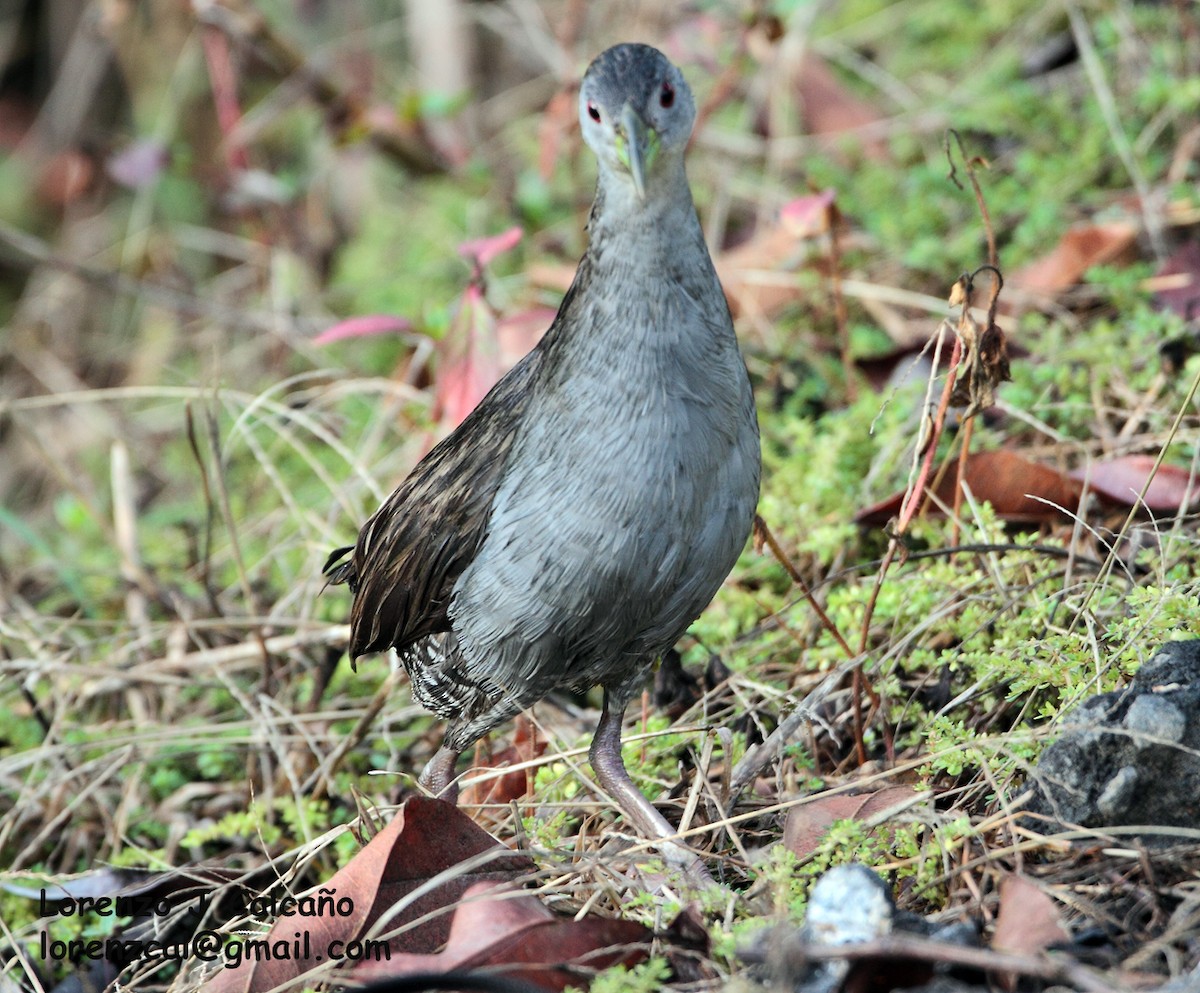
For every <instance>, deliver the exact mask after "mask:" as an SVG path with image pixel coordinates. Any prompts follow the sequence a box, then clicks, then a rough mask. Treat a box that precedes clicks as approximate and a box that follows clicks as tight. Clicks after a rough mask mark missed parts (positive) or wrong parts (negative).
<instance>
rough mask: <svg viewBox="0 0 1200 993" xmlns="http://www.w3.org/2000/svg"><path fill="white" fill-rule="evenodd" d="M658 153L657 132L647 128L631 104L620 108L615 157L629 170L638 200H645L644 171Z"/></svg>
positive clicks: (652, 162)
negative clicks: (619, 131) (618, 133)
mask: <svg viewBox="0 0 1200 993" xmlns="http://www.w3.org/2000/svg"><path fill="white" fill-rule="evenodd" d="M657 152H658V132H657V131H655V130H654V129H653V128H651V127H648V126H647V125H646V122H645V121H643V120H642V117H641V115H640V114H639V113H638V112H637V111H636V110H634V109H633V105H632V104H628V103H627V104H625V106H624V107H623V108H621V134H620V136H619V139H618V142H617V156H618V157H619V158H620V161H621V164H622V165H623V166H625V168H627V169H628V170H629V175H630V176H631V177H632V179H633V188H634V190H635V191H636V192H637V195H638V199H639V200H645V199H646V171H647V170H648V169H649V168H650V166H651V165H653V164H654V156H655V155H656V154H657Z"/></svg>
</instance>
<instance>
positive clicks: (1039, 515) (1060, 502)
mask: <svg viewBox="0 0 1200 993" xmlns="http://www.w3.org/2000/svg"><path fill="white" fill-rule="evenodd" d="M957 474H958V459H954V460H953V461H952V462H951V463H950V465H949V466H947V467H946V471H945V472H944V473H943V474H942V481H941V484H940V485H939V486H938V488H937V495H938V499H939V500H940V501H941V503H942V504H944V505H945V506H947V507H949V506H953V504H954V487H955V481H956V479H957ZM964 481H965V482H966V484H967V485H968V486H969V487H970V489H971V493H972V494H973V495H974V497H975V499H976V500H980V501H983V500H986V501H987V502H988V503H990V504H991V505H992V508H993V509H994V510H995V511H996V515H997V516H998V517H1000V518H1001V519H1002V520H1005V521H1012V522H1013V523H1019V524H1041V523H1045V522H1050V521H1056V520H1062V519H1063V512H1062V511H1060V510H1058V509H1057V508H1058V507H1062V508H1064V510H1066V511H1068V512H1070V511H1074V510H1075V509H1076V507H1078V505H1079V498H1080V496H1081V495H1082V493H1083V487H1082V486H1081V485H1080V484H1079V483H1077V482H1076V481H1075V480H1073V479H1070V478H1069V477H1067V476H1065V475H1063V474H1062V473H1061V472H1059V471H1058V470H1057V469H1053V468H1051V467H1050V466H1048V465H1042V464H1041V463H1038V462H1030V461H1029V459H1027V458H1025V457H1024V456H1022V455H1018V454H1017V453H1016V452H1010V451H1005V450H1000V451H995V452H979V453H977V454H975V455H972V456H971V457H970V459H969V460H968V462H967V472H966V477H965V480H964ZM1035 498H1037V499H1035ZM903 500H904V494H903V493H895V494H893V495H892V496H890V497H888V498H887V499H886V500H882V501H880V502H879V503H877V504H875V505H874V506H873V507H868V508H867V509H866V510H862V511H859V513H858V514H857V515H855V518H854V519H855V521H856V522H858V523H859V524H872V525H882V524H886V523H887V522H888V521H889V520H891V519H892V518H893V517H894V516H896V514H897V513H899V511H900V504H901V503H902V502H903ZM1052 505H1053V506H1052ZM925 512H926V513H927V514H929V515H931V516H934V517H940V516H942V509H941V507H939V506H938V505H937V504H935V503H931V504H930V505H929V506H928V507H927V508H926V511H925Z"/></svg>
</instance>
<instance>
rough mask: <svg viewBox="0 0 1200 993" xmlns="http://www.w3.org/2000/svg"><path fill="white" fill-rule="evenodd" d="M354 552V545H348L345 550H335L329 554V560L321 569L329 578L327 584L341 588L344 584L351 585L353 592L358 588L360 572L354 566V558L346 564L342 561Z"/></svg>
mask: <svg viewBox="0 0 1200 993" xmlns="http://www.w3.org/2000/svg"><path fill="white" fill-rule="evenodd" d="M353 551H354V546H353V545H346V546H344V547H343V548H335V549H334V550H333V551H332V552H330V553H329V558H327V559H326V560H325V565H324V566H322V567H321V572H323V573H324V574H325V576H326V577H327V578H326V580H325V582H326V583H327V584H328V585H330V586H339V585H341V584H342V583H349V584H350V589H351V590H352V591H353V590H354V589H355V587H357V586H358V570H357V569H356V568H355V565H354V556H353V555H351V556H350V558H348V559H346V561H345V562H343V561H342V559H344V558H345V557H346V553H347V552H353Z"/></svg>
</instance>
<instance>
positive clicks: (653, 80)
mask: <svg viewBox="0 0 1200 993" xmlns="http://www.w3.org/2000/svg"><path fill="white" fill-rule="evenodd" d="M695 121H696V104H695V102H694V101H693V100H692V91H691V90H690V89H688V85H687V83H686V82H685V81H684V78H683V73H681V72H680V71H679V69H678V68H677V67H676V66H674V65H672V63H671V62H670V60H668V59H667V57H666V56H665V55H663V53H662V52H660V51H659V50H658V49H657V48H651V47H650V46H649V45H614V46H613V47H612V48H610V49H608V50H607V51H605V52H602V53H601V54H600V55H599V56H597V58H596V60H595V61H594V62H593V63H592V64H591V65H590V66H588V71H587V72H586V73H584V76H583V84H582V85H581V86H580V87H579V123H580V126H581V127H582V128H583V139H584V141H586V142H587V143H588V145H589V146H591V149H592V151H593V152H595V153H596V157H597V158H598V159H599V160H600V168H601V172H602V173H603V172H608V173H609V174H611V175H615V176H619V177H623V178H624V179H625V180H626V181H627V182H628V183H630V184H631V186H632V189H633V191H634V192H635V193H636V194H637V197H638V199H639V200H645V199H646V191H647V189H648V188H649V187H651V186H652V185H653V183H654V177H655V176H656V175H658V174H660V173H662V172H664V171H665V170H667V169H671V168H678V163H679V162H681V161H682V156H683V150H684V148H685V147H686V146H687V141H688V138H689V137H690V136H691V134H692V125H693V124H694V123H695Z"/></svg>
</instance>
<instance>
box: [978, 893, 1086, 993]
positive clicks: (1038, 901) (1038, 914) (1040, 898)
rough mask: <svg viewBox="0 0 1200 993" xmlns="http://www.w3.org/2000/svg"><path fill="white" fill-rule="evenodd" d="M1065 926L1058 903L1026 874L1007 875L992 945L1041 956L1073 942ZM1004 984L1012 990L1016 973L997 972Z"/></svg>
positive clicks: (1007, 950) (1005, 949)
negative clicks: (1045, 952) (1054, 948)
mask: <svg viewBox="0 0 1200 993" xmlns="http://www.w3.org/2000/svg"><path fill="white" fill-rule="evenodd" d="M1070 939H1071V936H1070V934H1068V933H1067V931H1066V930H1065V929H1064V928H1063V926H1062V923H1061V920H1060V916H1059V912H1058V904H1056V903H1055V902H1054V900H1053V899H1051V898H1050V897H1049V896H1047V895H1046V894H1045V893H1044V892H1042V890H1041V889H1040V888H1039V887H1038V886H1036V885H1035V884H1034V883H1033V882H1031V881H1030V880H1028V879H1026V878H1025V877H1024V876H1007V877H1005V879H1004V881H1003V882H1002V883H1001V884H1000V911H999V913H998V914H997V916H996V929H995V931H994V932H993V933H992V948H993V949H995V950H996V951H1003V952H1014V953H1016V954H1018V955H1039V954H1040V953H1042V952H1044V951H1046V949H1048V948H1050V947H1052V946H1054V945H1058V944H1062V943H1063V942H1067V941H1070ZM996 978H997V979H999V980H1000V983H1001V985H1002V986H1003V987H1004V988H1005V989H1007V990H1012V989H1014V988H1015V987H1016V984H1017V978H1018V977H1017V975H1016V974H1015V973H997V977H996Z"/></svg>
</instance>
